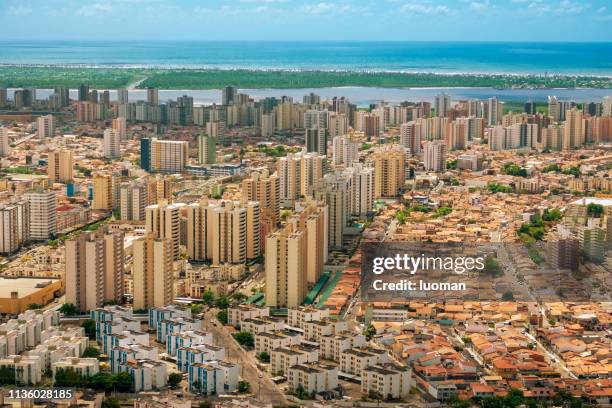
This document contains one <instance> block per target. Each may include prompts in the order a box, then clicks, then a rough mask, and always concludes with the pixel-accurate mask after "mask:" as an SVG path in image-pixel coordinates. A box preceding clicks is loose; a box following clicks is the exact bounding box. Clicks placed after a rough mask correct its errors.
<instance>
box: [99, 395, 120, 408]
mask: <svg viewBox="0 0 612 408" xmlns="http://www.w3.org/2000/svg"><path fill="white" fill-rule="evenodd" d="M120 407H121V405H120V404H119V400H118V399H117V398H112V397H110V398H104V401H102V408H120Z"/></svg>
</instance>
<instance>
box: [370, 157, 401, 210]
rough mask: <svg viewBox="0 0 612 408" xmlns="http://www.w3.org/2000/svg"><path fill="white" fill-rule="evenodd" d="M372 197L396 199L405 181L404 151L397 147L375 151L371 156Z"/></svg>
mask: <svg viewBox="0 0 612 408" xmlns="http://www.w3.org/2000/svg"><path fill="white" fill-rule="evenodd" d="M372 164H373V167H374V197H375V198H382V197H386V198H389V197H397V195H398V194H399V192H400V189H401V188H402V187H403V186H404V182H405V180H406V151H405V149H404V148H403V147H401V146H398V145H389V146H384V147H381V148H379V149H377V150H376V151H375V152H374V153H373V154H372Z"/></svg>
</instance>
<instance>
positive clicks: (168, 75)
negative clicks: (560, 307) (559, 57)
mask: <svg viewBox="0 0 612 408" xmlns="http://www.w3.org/2000/svg"><path fill="white" fill-rule="evenodd" d="M82 83H84V84H88V85H89V86H90V87H93V88H98V89H110V88H120V87H128V86H130V85H131V84H134V83H136V84H137V87H138V88H147V87H155V88H160V89H168V90H172V89H192V90H197V89H203V90H205V89H220V88H222V87H224V86H226V85H228V84H232V85H234V86H237V87H239V88H248V89H265V88H273V89H289V88H323V87H341V86H361V87H381V88H411V87H415V88H416V87H491V88H499V89H508V88H612V77H611V76H572V75H545V74H542V75H526V74H525V75H522V74H517V75H510V74H469V73H461V74H439V73H406V72H368V71H315V70H250V69H187V68H184V69H181V68H125V67H63V66H35V65H32V66H29V65H23V66H22V65H19V66H17V65H2V66H0V87H2V88H19V87H36V88H53V87H56V86H64V87H70V88H75V87H77V86H79V85H80V84H82Z"/></svg>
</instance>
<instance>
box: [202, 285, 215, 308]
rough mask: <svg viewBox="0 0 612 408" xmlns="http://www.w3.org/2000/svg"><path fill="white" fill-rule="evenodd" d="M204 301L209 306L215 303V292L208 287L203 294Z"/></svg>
mask: <svg viewBox="0 0 612 408" xmlns="http://www.w3.org/2000/svg"><path fill="white" fill-rule="evenodd" d="M202 302H204V304H206V305H208V306H212V305H213V304H214V303H215V294H214V293H213V291H212V290H210V289H206V290H205V291H204V293H203V294H202Z"/></svg>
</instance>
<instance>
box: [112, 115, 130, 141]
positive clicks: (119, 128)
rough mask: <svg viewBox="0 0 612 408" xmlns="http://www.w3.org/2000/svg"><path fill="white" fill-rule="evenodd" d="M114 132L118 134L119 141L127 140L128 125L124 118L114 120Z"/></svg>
mask: <svg viewBox="0 0 612 408" xmlns="http://www.w3.org/2000/svg"><path fill="white" fill-rule="evenodd" d="M113 130H114V131H115V132H117V135H118V136H119V140H127V138H128V137H127V123H126V120H125V118H124V117H123V116H119V117H118V118H115V119H113Z"/></svg>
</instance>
